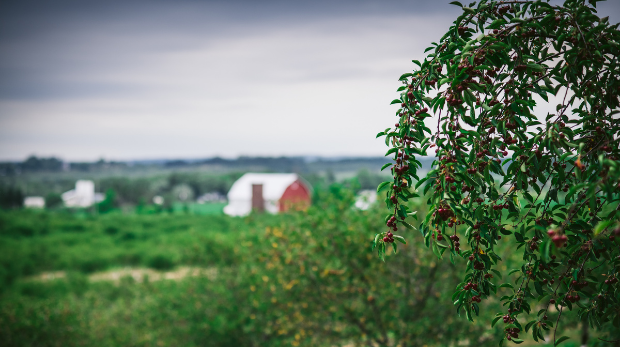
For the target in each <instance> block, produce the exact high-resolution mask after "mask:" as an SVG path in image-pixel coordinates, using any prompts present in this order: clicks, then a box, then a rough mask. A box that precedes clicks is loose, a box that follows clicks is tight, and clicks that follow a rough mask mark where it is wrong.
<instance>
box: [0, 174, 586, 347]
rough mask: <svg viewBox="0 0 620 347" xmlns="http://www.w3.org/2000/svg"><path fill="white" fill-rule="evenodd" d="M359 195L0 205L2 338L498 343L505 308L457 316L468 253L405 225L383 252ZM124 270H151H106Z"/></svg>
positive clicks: (376, 223) (331, 191) (60, 342)
mask: <svg viewBox="0 0 620 347" xmlns="http://www.w3.org/2000/svg"><path fill="white" fill-rule="evenodd" d="M353 192H354V190H352V189H349V188H346V187H345V186H343V185H339V184H333V185H331V186H329V188H325V189H320V190H317V192H316V195H315V201H314V205H313V207H312V208H310V209H309V210H308V211H306V212H299V213H291V214H283V215H277V216H272V215H250V216H248V217H245V218H231V217H227V216H223V215H195V214H192V213H191V211H189V212H188V211H186V212H184V213H180V214H172V213H159V214H136V213H133V214H123V213H120V212H116V213H109V214H103V215H102V214H93V213H86V212H82V213H76V212H69V211H51V212H50V211H27V210H11V211H1V212H0V269H1V270H0V341H2V344H1V345H2V346H424V345H427V346H450V345H453V346H456V345H461V346H471V345H479V346H496V345H497V341H498V340H499V336H500V335H501V331H500V330H499V329H492V328H490V324H489V322H490V320H491V319H492V317H493V316H494V314H495V313H496V312H498V311H500V309H499V307H498V305H499V304H498V303H494V302H483V305H482V309H481V316H480V317H479V318H478V319H477V320H476V322H475V323H474V324H470V323H468V322H467V321H466V320H465V319H464V317H463V318H459V317H456V316H455V315H454V307H453V306H452V305H451V304H450V303H451V298H450V296H451V294H452V292H453V289H454V287H455V286H456V285H457V284H458V281H459V273H460V271H461V269H462V267H463V265H464V264H463V260H462V259H456V260H455V263H456V265H452V264H451V263H450V261H437V258H436V256H435V255H434V254H433V253H432V251H430V250H428V249H427V248H426V247H425V246H424V245H423V244H422V242H421V237H420V235H419V234H418V231H413V230H405V231H399V232H402V233H403V234H405V235H407V236H408V239H409V240H412V242H410V244H408V245H399V246H402V247H400V248H399V249H398V254H396V255H391V256H388V258H387V259H386V262H385V263H383V262H381V261H379V260H378V259H377V258H376V256H374V255H373V253H372V252H371V251H370V244H371V241H372V240H371V238H372V236H373V235H374V234H375V233H376V232H377V231H378V230H380V229H382V228H383V227H384V223H383V217H382V215H383V210H382V207H380V206H375V207H374V208H373V209H371V210H368V211H359V210H356V209H353V208H352V207H351V206H352V204H353V198H354V193H353ZM377 205H380V204H377ZM412 208H414V209H415V210H418V211H419V212H418V213H419V214H421V215H424V214H425V206H424V205H423V204H422V203H420V202H412ZM501 255H502V256H503V257H505V258H506V259H507V262H506V263H507V266H510V263H511V262H510V257H511V252H510V249H506V250H505V251H504V253H503V254H501ZM125 267H131V269H150V270H149V271H148V272H145V273H146V275H143V276H139V277H136V276H133V277H132V276H130V275H124V276H120V278H118V279H116V278H115V277H114V276H108V277H106V276H104V275H105V274H110V273H115V272H118V273H121V274H127V273H129V272H123V271H124V270H123V269H124V268H125ZM186 268H190V269H192V271H194V270H196V272H197V273H192V272H191V271H190V272H185V274H186V275H183V273H182V272H181V270H182V269H186ZM162 273H163V274H165V275H166V276H168V275H170V276H171V277H170V278H171V279H161V278H160V277H161V276H159V277H158V276H157V275H156V274H162ZM189 273H192V275H187V274H189ZM46 274H47V275H48V276H46ZM50 274H54V276H49V275H50ZM175 274H176V275H175ZM179 274H181V275H179ZM499 281H500V280H499V279H498V283H501V282H499ZM504 281H508V279H504ZM500 290H502V289H500ZM576 333H577V334H578V333H579V332H578V331H577V332H576ZM573 345H575V344H573ZM566 346H570V343H567V344H566Z"/></svg>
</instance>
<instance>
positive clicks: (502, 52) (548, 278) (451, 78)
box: [374, 0, 620, 344]
mask: <svg viewBox="0 0 620 347" xmlns="http://www.w3.org/2000/svg"><path fill="white" fill-rule="evenodd" d="M596 2H597V1H589V2H587V3H586V1H585V0H567V1H566V2H565V3H564V4H563V5H562V6H554V5H551V4H549V3H548V2H543V1H502V2H497V1H486V0H483V1H480V2H479V3H478V4H476V3H472V4H469V6H468V7H465V6H463V5H462V4H461V3H459V2H457V1H455V2H453V3H452V4H455V5H458V6H460V7H462V9H463V14H462V15H461V16H459V17H458V18H457V19H456V21H455V22H454V25H452V26H451V27H450V29H449V31H448V32H447V33H446V34H445V35H444V36H443V37H442V38H441V39H440V40H439V42H438V43H433V46H431V47H429V48H427V50H426V51H425V52H429V51H430V53H429V54H428V55H427V56H426V58H425V59H424V61H423V62H419V61H416V60H414V61H413V63H415V64H416V65H417V67H416V69H414V70H413V71H412V72H409V73H405V74H403V75H402V76H401V77H400V81H401V82H402V83H403V85H402V86H401V87H400V88H398V92H400V97H399V98H398V99H396V100H394V101H392V104H398V105H399V106H400V108H399V109H398V111H397V112H396V116H397V119H398V122H397V123H396V124H395V126H394V127H393V128H388V129H386V130H385V131H383V132H380V133H379V134H378V135H377V137H380V136H385V143H386V144H387V145H388V146H389V147H390V149H389V150H388V152H387V154H386V156H392V157H393V160H394V162H393V163H391V164H386V165H385V166H384V168H383V169H387V168H390V169H391V171H392V173H393V176H394V179H393V181H390V182H384V183H382V184H381V185H379V187H378V191H383V190H385V191H386V199H385V201H386V204H387V206H388V208H389V209H390V211H391V213H390V214H389V215H388V216H387V217H386V220H385V222H386V224H387V226H388V230H387V231H386V232H383V233H380V234H378V235H377V236H376V237H375V243H374V245H375V247H376V248H377V250H378V252H379V256H380V257H382V258H383V257H384V255H385V252H386V251H387V248H391V247H392V246H395V245H396V244H395V243H394V242H395V241H404V240H403V239H402V237H401V236H398V235H393V233H395V232H396V230H398V227H399V226H401V227H403V226H404V227H406V228H411V225H410V224H409V223H407V221H406V217H407V215H408V214H409V213H410V211H409V210H408V209H407V208H406V206H405V205H404V202H406V201H407V200H408V199H411V198H414V197H417V196H418V194H416V189H418V188H420V187H422V186H423V187H424V188H423V189H422V188H420V189H421V190H422V191H423V193H424V195H425V196H428V197H429V198H428V204H429V207H430V211H429V213H428V214H427V215H426V216H425V218H424V221H423V222H422V223H421V226H420V231H421V233H422V235H423V237H424V242H425V243H426V245H427V246H429V247H431V248H432V249H433V251H434V252H435V254H436V255H437V256H438V257H439V258H442V257H449V258H450V259H451V260H453V261H454V259H455V258H458V257H462V258H464V259H465V260H467V267H466V270H465V274H464V278H463V282H462V283H460V284H459V286H458V288H457V290H456V292H455V293H454V296H453V302H454V304H455V305H456V306H457V311H458V312H461V313H463V312H464V314H465V315H466V317H467V318H468V319H469V320H473V318H472V316H473V315H477V314H478V312H479V306H478V303H479V302H480V301H482V300H484V299H486V298H489V297H490V296H495V295H498V296H499V293H504V292H506V290H507V289H509V290H510V293H509V294H507V295H504V296H501V298H500V300H501V301H502V303H503V305H504V307H505V311H504V312H501V313H498V314H497V318H496V319H495V320H494V321H493V325H495V324H496V323H497V322H498V321H499V320H502V321H503V322H504V323H505V325H504V331H505V339H503V340H501V341H502V343H503V342H504V341H505V340H512V341H513V342H516V343H521V342H522V340H521V339H519V334H523V333H525V332H529V333H531V334H532V338H533V339H534V340H536V341H539V340H543V339H544V336H546V335H549V334H551V336H552V338H553V339H554V343H556V344H559V343H560V342H562V341H563V340H565V338H564V337H559V336H556V330H557V328H558V324H559V323H560V322H561V319H560V318H561V317H562V312H564V311H566V310H571V311H572V310H576V311H577V312H578V317H579V318H580V319H581V320H582V321H584V322H586V324H589V325H590V326H591V327H593V328H594V327H596V328H607V329H610V327H615V328H616V329H618V330H617V331H620V315H618V312H619V310H620V284H619V283H618V277H619V276H620V274H619V273H618V271H619V270H620V258H619V248H618V240H617V237H620V223H619V217H618V214H617V210H618V209H619V208H620V205H619V204H618V202H619V200H620V195H619V193H620V161H619V159H618V158H619V155H620V152H619V150H618V143H619V131H620V121H619V119H618V113H620V111H619V95H620V80H619V72H620V67H619V64H620V63H619V61H618V57H620V49H619V42H620V32H619V31H618V25H619V24H615V25H610V24H609V23H608V18H600V17H599V16H598V15H597V11H596ZM431 124H432V125H431ZM435 124H436V129H435ZM429 151H430V152H431V155H432V154H434V155H435V156H436V157H437V158H436V160H435V161H434V162H433V165H432V168H431V170H430V171H429V172H427V173H426V175H425V176H423V177H421V178H420V177H418V176H417V173H418V170H420V169H421V164H420V162H419V161H418V160H416V156H426V155H429V154H428V153H427V152H429ZM433 152H434V153H433ZM501 242H514V243H515V247H516V249H515V252H517V251H518V252H522V259H523V262H522V266H521V267H520V268H518V269H515V270H513V271H511V272H510V273H509V275H512V274H516V276H518V278H517V279H516V281H515V282H514V283H515V284H514V285H513V284H511V283H504V284H502V283H500V282H498V279H499V278H500V277H501V276H500V275H501V273H500V271H499V270H501V267H498V264H499V263H500V262H501V261H502V259H501V258H500V256H499V255H498V254H497V253H496V248H497V247H498V244H499V243H501ZM502 287H506V288H507V289H501V291H500V288H502ZM556 311H557V313H553V315H555V316H556V319H555V320H553V321H552V320H551V319H550V318H549V316H551V315H552V312H556ZM530 314H531V315H532V316H534V317H533V319H532V318H531V317H530V320H529V321H527V316H529V315H530ZM615 334H616V336H615V338H616V339H617V338H618V336H617V333H615Z"/></svg>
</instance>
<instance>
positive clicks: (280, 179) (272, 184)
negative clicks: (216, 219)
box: [224, 173, 311, 216]
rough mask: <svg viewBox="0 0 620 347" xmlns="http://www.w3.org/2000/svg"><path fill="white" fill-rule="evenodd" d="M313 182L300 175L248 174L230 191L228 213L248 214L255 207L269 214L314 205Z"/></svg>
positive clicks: (226, 209) (236, 214)
mask: <svg viewBox="0 0 620 347" xmlns="http://www.w3.org/2000/svg"><path fill="white" fill-rule="evenodd" d="M310 191H311V188H310V185H309V184H308V183H307V182H306V181H305V180H303V179H302V178H301V177H299V176H298V175H296V174H281V173H247V174H245V175H243V176H241V178H239V179H238V180H237V181H236V182H235V183H234V184H233V185H232V187H231V188H230V191H229V192H228V205H226V207H224V213H226V214H227V215H229V216H245V215H248V214H250V212H252V210H256V211H267V212H269V213H278V212H284V211H287V210H289V209H300V208H301V209H305V208H307V207H308V206H310V202H311V196H310Z"/></svg>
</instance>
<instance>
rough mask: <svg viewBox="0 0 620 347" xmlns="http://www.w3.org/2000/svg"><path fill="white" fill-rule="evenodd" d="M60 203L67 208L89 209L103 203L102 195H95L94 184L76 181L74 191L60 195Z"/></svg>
mask: <svg viewBox="0 0 620 347" xmlns="http://www.w3.org/2000/svg"><path fill="white" fill-rule="evenodd" d="M62 201H63V202H64V203H65V206H67V207H90V206H92V205H93V204H95V203H97V202H100V201H103V194H101V193H95V182H93V181H89V180H78V181H77V182H75V189H72V190H70V191H68V192H64V193H62Z"/></svg>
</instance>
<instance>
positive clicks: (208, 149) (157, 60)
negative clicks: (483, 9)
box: [0, 2, 451, 159]
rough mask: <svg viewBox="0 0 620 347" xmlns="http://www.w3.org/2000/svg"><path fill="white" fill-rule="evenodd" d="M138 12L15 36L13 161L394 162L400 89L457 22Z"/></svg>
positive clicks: (7, 70)
mask: <svg viewBox="0 0 620 347" xmlns="http://www.w3.org/2000/svg"><path fill="white" fill-rule="evenodd" d="M139 4H144V3H129V5H128V6H127V7H128V8H127V9H126V11H120V12H114V11H107V12H106V11H103V12H102V13H98V12H97V11H95V10H93V9H91V10H90V11H88V10H86V9H81V8H79V6H78V8H77V9H72V10H66V11H65V10H57V11H56V12H53V13H54V14H53V15H52V17H53V18H50V17H49V16H50V15H49V14H47V15H46V14H45V13H44V12H42V13H34V14H33V16H41V21H43V22H44V23H43V24H40V27H38V28H24V30H23V32H21V34H20V33H18V34H16V35H15V37H10V36H11V35H7V33H6V29H5V30H4V33H3V34H2V36H1V37H3V38H7V36H8V38H7V39H6V40H4V39H3V40H2V41H0V42H1V43H0V53H2V55H1V56H2V57H3V58H0V74H1V76H4V78H3V79H2V80H3V82H0V124H1V129H0V157H3V158H11V159H17V158H23V157H24V156H26V155H29V154H31V153H37V154H39V155H61V156H63V157H65V158H68V159H93V158H96V157H98V156H104V157H106V158H113V159H133V158H156V157H203V156H210V155H224V156H236V155H243V154H249V155H299V154H318V155H376V154H381V153H383V151H384V146H383V145H382V144H381V142H380V141H378V140H377V141H375V140H373V138H374V134H375V133H376V132H378V131H379V130H380V129H383V128H385V127H386V126H388V125H389V124H391V123H393V118H392V117H393V111H394V110H393V108H392V107H390V106H388V103H389V101H390V100H391V99H392V98H393V96H394V95H395V93H394V91H395V89H396V88H397V87H398V82H397V81H396V79H397V78H398V76H399V75H400V74H401V73H403V72H405V71H408V70H410V69H411V67H412V64H411V62H410V61H411V59H413V58H416V57H418V58H419V57H421V54H420V53H421V52H422V50H423V48H424V47H426V45H428V43H429V41H430V40H429V38H430V37H431V36H433V35H434V36H436V37H439V35H440V34H441V32H442V31H443V29H444V28H445V27H447V26H448V25H449V23H450V21H451V16H445V15H443V14H440V13H433V12H429V11H428V7H424V8H422V9H425V11H426V12H424V13H423V14H424V15H421V13H416V11H412V12H410V13H398V12H397V11H395V8H394V7H393V6H392V7H390V6H389V5H388V6H386V7H387V10H386V9H383V10H381V9H380V7H377V4H376V3H372V2H367V3H364V2H362V3H361V5H360V6H359V7H358V8H356V9H354V10H352V11H348V10H347V6H345V5H353V6H354V5H355V4H354V3H351V2H348V3H342V4H336V5H333V6H332V5H326V4H329V3H327V2H326V3H325V4H321V3H319V5H321V6H326V7H323V8H321V7H320V6H319V7H317V8H312V9H309V8H304V7H303V6H301V7H299V6H298V7H294V6H288V7H287V6H284V5H283V9H281V10H279V11H274V8H276V7H278V5H279V4H284V3H277V2H273V3H269V4H268V6H265V7H260V6H254V5H252V4H253V3H246V4H244V3H235V4H234V6H225V4H222V3H206V4H204V3H192V2H186V3H181V5H179V6H171V5H169V4H168V3H165V4H164V3H156V6H146V7H144V8H143V9H144V11H140V9H141V7H140V6H139ZM343 4H344V5H343ZM114 6H119V5H118V4H114ZM330 6H331V7H330ZM306 7H307V6H306ZM119 8H120V7H119ZM375 8H376V10H374V9H375ZM330 9H331V11H330ZM84 11H85V12H84ZM117 11H118V8H117ZM252 14H254V16H253V15H252ZM85 15H86V18H85V17H84V16H85ZM15 22H16V23H18V24H19V20H15ZM45 23H47V24H45ZM13 24H14V26H16V27H17V28H19V27H20V26H19V25H18V24H15V23H13ZM46 28H47V30H44V29H46ZM419 32H425V33H428V34H429V36H428V37H427V36H420V35H419V34H417V33H419ZM5 53H6V54H5Z"/></svg>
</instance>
